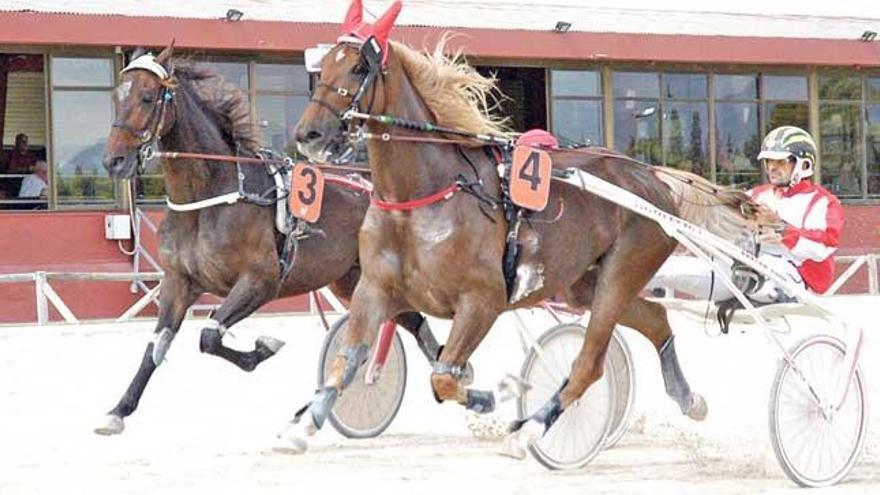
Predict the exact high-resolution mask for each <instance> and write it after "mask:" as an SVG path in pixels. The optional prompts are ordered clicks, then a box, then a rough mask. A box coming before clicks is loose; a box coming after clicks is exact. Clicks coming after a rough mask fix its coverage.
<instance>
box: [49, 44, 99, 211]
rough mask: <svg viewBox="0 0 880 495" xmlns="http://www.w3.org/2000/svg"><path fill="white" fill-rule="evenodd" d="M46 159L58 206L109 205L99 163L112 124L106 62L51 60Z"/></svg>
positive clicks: (67, 59)
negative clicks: (49, 161)
mask: <svg viewBox="0 0 880 495" xmlns="http://www.w3.org/2000/svg"><path fill="white" fill-rule="evenodd" d="M51 67H52V146H53V149H52V160H53V164H52V166H53V168H54V170H53V172H54V178H55V188H56V192H57V195H58V204H59V205H90V204H108V203H112V202H113V199H114V197H115V190H114V188H115V184H114V181H113V180H111V179H110V178H109V176H108V175H107V171H106V170H105V169H104V167H103V166H102V164H101V155H102V153H103V151H104V144H105V143H106V142H107V135H108V133H109V131H110V124H111V123H112V121H113V107H112V103H111V92H112V90H113V61H112V60H111V59H110V58H66V57H53V58H52V65H51Z"/></svg>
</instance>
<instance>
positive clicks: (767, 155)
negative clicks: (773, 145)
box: [758, 150, 791, 160]
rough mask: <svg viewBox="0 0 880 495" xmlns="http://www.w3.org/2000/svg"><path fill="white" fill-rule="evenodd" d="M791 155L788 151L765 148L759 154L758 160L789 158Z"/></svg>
mask: <svg viewBox="0 0 880 495" xmlns="http://www.w3.org/2000/svg"><path fill="white" fill-rule="evenodd" d="M790 156H791V153H789V152H788V151H772V150H764V151H762V152H761V153H759V154H758V160H787V159H788V157H790Z"/></svg>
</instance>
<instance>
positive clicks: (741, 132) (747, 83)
mask: <svg viewBox="0 0 880 495" xmlns="http://www.w3.org/2000/svg"><path fill="white" fill-rule="evenodd" d="M715 140H716V145H715V162H716V173H715V174H716V175H715V177H716V182H718V183H719V184H725V185H732V186H741V187H752V186H755V185H757V184H758V183H759V182H760V181H761V169H760V167H759V165H758V160H757V157H758V152H759V150H760V148H761V134H760V128H759V126H758V75H757V74H717V75H715Z"/></svg>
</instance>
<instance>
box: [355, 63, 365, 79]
mask: <svg viewBox="0 0 880 495" xmlns="http://www.w3.org/2000/svg"><path fill="white" fill-rule="evenodd" d="M351 73H352V74H355V75H358V76H362V75H364V74H366V73H367V64H365V63H363V62H358V64H357V65H355V66H354V69H352V70H351Z"/></svg>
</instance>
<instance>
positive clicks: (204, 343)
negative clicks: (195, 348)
mask: <svg viewBox="0 0 880 495" xmlns="http://www.w3.org/2000/svg"><path fill="white" fill-rule="evenodd" d="M222 342H223V335H222V334H221V333H220V330H218V329H216V328H203V329H202V334H201V337H199V350H200V351H202V352H207V353H210V354H215V353H216V352H217V349H218V348H219V347H221V346H222V345H223V344H222Z"/></svg>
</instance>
